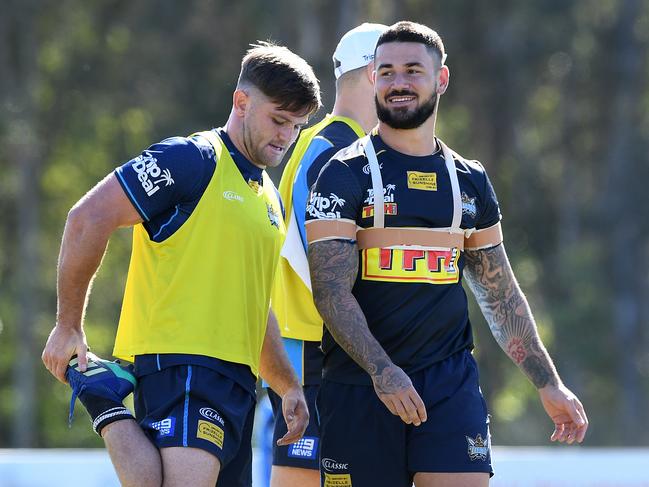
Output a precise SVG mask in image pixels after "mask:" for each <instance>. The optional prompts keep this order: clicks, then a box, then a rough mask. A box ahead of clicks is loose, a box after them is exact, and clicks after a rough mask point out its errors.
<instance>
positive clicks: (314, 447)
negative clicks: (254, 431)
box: [268, 385, 320, 470]
mask: <svg viewBox="0 0 649 487" xmlns="http://www.w3.org/2000/svg"><path fill="white" fill-rule="evenodd" d="M319 389H320V386H319V385H316V386H304V397H305V398H306V403H307V406H308V408H309V425H308V426H307V428H306V431H305V432H304V436H303V437H302V439H300V440H299V441H297V442H295V443H292V444H290V445H287V446H277V440H279V439H280V438H281V437H282V436H284V435H285V434H286V431H287V429H286V422H285V421H284V415H283V414H282V398H281V397H279V396H278V395H277V394H275V393H274V392H273V391H272V390H270V389H268V398H269V399H270V404H271V406H272V407H273V420H274V428H273V465H278V466H281V467H296V468H308V469H310V470H318V445H319V443H320V425H319V423H318V414H317V411H316V407H315V401H316V397H317V395H318V390H319Z"/></svg>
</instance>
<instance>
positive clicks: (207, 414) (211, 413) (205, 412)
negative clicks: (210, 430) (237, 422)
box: [198, 408, 225, 426]
mask: <svg viewBox="0 0 649 487" xmlns="http://www.w3.org/2000/svg"><path fill="white" fill-rule="evenodd" d="M198 412H199V413H200V414H201V416H203V417H204V418H207V419H211V420H212V421H216V422H217V423H221V426H225V422H224V421H223V418H222V417H221V415H220V414H219V413H217V412H216V411H215V410H214V409H212V408H200V409H199V410H198Z"/></svg>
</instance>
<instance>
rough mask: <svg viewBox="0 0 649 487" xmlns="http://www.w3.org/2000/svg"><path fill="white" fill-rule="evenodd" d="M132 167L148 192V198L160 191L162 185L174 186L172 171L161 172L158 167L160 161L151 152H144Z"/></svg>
mask: <svg viewBox="0 0 649 487" xmlns="http://www.w3.org/2000/svg"><path fill="white" fill-rule="evenodd" d="M131 167H132V168H133V170H134V171H135V173H136V174H137V179H138V181H140V184H141V185H142V189H144V191H146V195H147V196H151V195H153V194H154V193H155V192H156V191H158V190H159V189H160V185H161V184H162V183H164V185H165V186H171V185H172V184H174V180H173V178H172V177H171V171H169V169H165V170H161V169H160V167H159V166H158V160H157V159H156V158H155V157H153V156H152V155H151V153H150V152H149V151H144V152H143V153H142V154H141V155H139V156H137V157H136V158H135V160H134V161H133V164H132V165H131Z"/></svg>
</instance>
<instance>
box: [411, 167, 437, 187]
mask: <svg viewBox="0 0 649 487" xmlns="http://www.w3.org/2000/svg"><path fill="white" fill-rule="evenodd" d="M407 175H408V188H410V189H419V190H421V191H437V173H436V172H419V171H407Z"/></svg>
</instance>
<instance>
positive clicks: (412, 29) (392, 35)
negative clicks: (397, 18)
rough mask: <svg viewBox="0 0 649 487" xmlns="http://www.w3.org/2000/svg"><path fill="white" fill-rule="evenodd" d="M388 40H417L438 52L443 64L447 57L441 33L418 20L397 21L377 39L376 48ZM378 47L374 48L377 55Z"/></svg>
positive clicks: (430, 49)
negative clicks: (419, 22) (417, 21)
mask: <svg viewBox="0 0 649 487" xmlns="http://www.w3.org/2000/svg"><path fill="white" fill-rule="evenodd" d="M388 42H416V43H418V44H423V45H425V46H426V48H427V49H428V50H429V51H431V52H434V53H435V54H437V56H438V57H439V60H440V62H441V63H442V64H444V60H445V59H446V51H445V50H444V43H443V42H442V38H441V37H440V36H439V34H438V33H437V32H435V31H434V30H433V29H431V28H430V27H426V26H425V25H422V24H418V23H416V22H410V21H408V20H402V21H401V22H397V23H396V24H393V25H391V26H390V27H388V29H387V30H386V31H385V32H383V33H382V34H381V36H380V37H379V39H378V41H376V49H378V47H379V46H380V45H381V44H386V43H388ZM376 49H374V56H375V57H376Z"/></svg>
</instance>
